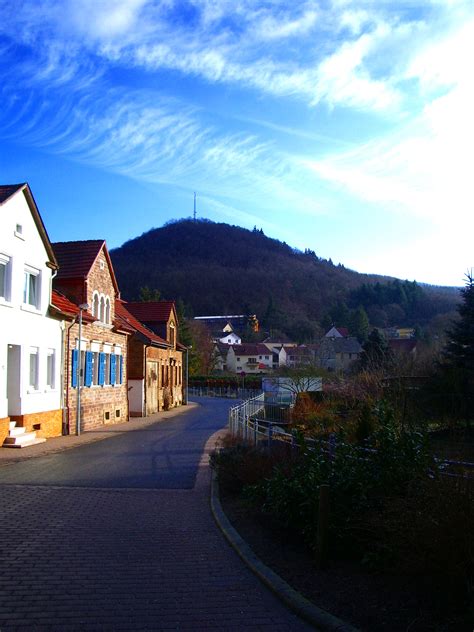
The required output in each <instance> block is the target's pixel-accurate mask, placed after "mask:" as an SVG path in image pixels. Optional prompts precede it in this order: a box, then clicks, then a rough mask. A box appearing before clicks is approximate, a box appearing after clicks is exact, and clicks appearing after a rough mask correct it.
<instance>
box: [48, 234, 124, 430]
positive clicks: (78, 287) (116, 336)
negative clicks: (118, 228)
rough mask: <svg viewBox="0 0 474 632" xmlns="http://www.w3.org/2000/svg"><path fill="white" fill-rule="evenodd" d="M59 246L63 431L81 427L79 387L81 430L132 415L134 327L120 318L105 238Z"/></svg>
mask: <svg viewBox="0 0 474 632" xmlns="http://www.w3.org/2000/svg"><path fill="white" fill-rule="evenodd" d="M53 250H54V254H55V256H56V259H57V261H58V264H59V270H58V274H57V276H56V278H55V280H54V288H55V290H56V291H55V292H54V293H53V305H54V309H55V314H56V317H57V318H58V319H63V320H64V321H65V323H66V325H65V331H64V368H63V377H64V391H65V398H64V427H63V431H64V432H65V433H70V434H74V433H77V431H78V427H77V421H78V415H77V400H78V397H77V395H78V387H79V388H80V389H81V393H80V395H81V397H80V400H81V408H80V415H79V417H80V428H79V431H82V430H91V429H93V428H98V427H100V426H102V425H104V424H113V423H119V422H123V421H127V420H128V418H129V417H128V416H129V411H128V397H127V380H126V371H127V341H128V337H129V335H130V334H131V331H130V329H129V328H127V327H125V326H124V324H123V323H122V322H121V321H120V320H119V319H117V318H116V301H117V299H118V298H119V289H118V285H117V280H116V278H115V274H114V270H113V267H112V262H111V260H110V256H109V253H108V250H107V246H106V244H105V241H103V240H90V241H69V242H58V243H54V244H53ZM81 306H84V307H83V308H82V309H80V308H81ZM80 312H81V313H82V331H81V336H80V337H81V341H80V344H79V321H80V318H79V315H80ZM79 352H80V353H79ZM78 374H79V383H78Z"/></svg>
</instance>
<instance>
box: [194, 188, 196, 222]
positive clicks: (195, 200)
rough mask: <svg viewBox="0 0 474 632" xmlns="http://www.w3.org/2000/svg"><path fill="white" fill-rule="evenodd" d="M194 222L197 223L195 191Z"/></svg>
mask: <svg viewBox="0 0 474 632" xmlns="http://www.w3.org/2000/svg"><path fill="white" fill-rule="evenodd" d="M194 221H196V191H194Z"/></svg>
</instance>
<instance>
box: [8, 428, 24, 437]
mask: <svg viewBox="0 0 474 632" xmlns="http://www.w3.org/2000/svg"><path fill="white" fill-rule="evenodd" d="M25 433H26V428H23V427H22V426H16V427H14V428H10V432H9V433H8V436H10V437H20V436H21V435H24V434H25Z"/></svg>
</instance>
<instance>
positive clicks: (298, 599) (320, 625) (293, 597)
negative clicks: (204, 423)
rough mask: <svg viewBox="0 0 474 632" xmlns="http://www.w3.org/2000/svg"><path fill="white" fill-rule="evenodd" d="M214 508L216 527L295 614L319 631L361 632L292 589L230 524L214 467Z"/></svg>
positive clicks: (212, 507) (212, 483) (212, 498)
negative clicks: (220, 495) (223, 506)
mask: <svg viewBox="0 0 474 632" xmlns="http://www.w3.org/2000/svg"><path fill="white" fill-rule="evenodd" d="M210 502H211V511H212V515H213V516H214V520H215V521H216V523H217V526H218V527H219V529H220V530H221V531H222V533H223V534H224V537H225V538H226V540H227V541H228V542H229V544H230V545H231V546H232V548H233V549H234V550H235V551H236V553H237V554H238V555H239V557H240V558H241V559H242V560H243V561H244V562H245V564H247V566H248V567H249V568H250V570H251V571H253V572H254V573H255V574H256V575H257V576H258V577H259V578H260V580H261V581H262V582H263V583H264V584H265V585H266V586H267V587H268V588H269V589H270V590H271V591H272V592H273V593H274V594H275V595H276V596H277V597H278V598H279V599H280V600H281V601H283V602H284V603H285V604H286V605H287V606H288V607H289V608H290V609H291V610H292V611H293V612H294V613H295V614H297V615H298V616H300V617H301V618H302V619H304V620H305V621H306V622H307V623H309V624H311V625H312V626H314V627H315V628H316V629H318V630H324V631H326V630H327V631H328V632H336V631H337V632H359V630H358V629H357V628H354V627H353V626H351V625H349V624H348V623H346V622H345V621H342V620H341V619H338V618H337V617H335V616H334V615H332V614H330V613H329V612H326V611H325V610H322V609H321V608H318V607H317V606H315V605H314V604H313V603H311V602H310V601H308V599H306V598H305V597H303V595H301V593H299V592H297V591H296V590H295V589H294V588H292V587H291V586H290V585H289V584H288V583H287V582H286V581H285V580H284V579H282V578H281V577H280V576H279V575H277V574H276V573H275V572H274V571H272V570H271V569H270V568H268V566H266V565H265V564H264V563H263V562H262V561H261V560H260V559H259V558H258V557H257V556H256V555H255V553H254V552H253V551H252V549H251V548H250V546H249V545H248V544H247V542H245V540H244V539H243V538H242V537H241V536H240V535H239V533H238V532H237V531H236V530H235V529H234V527H233V526H232V525H231V524H230V522H229V519H228V518H227V516H226V515H225V513H224V510H223V509H222V505H221V502H220V500H219V484H218V482H217V475H216V472H215V470H212V478H211V498H210Z"/></svg>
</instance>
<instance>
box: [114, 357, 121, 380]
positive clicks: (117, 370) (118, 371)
mask: <svg viewBox="0 0 474 632" xmlns="http://www.w3.org/2000/svg"><path fill="white" fill-rule="evenodd" d="M114 358H115V384H117V385H119V384H122V379H123V378H122V374H123V357H122V356H121V355H119V354H118V353H116V354H115V356H114Z"/></svg>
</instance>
